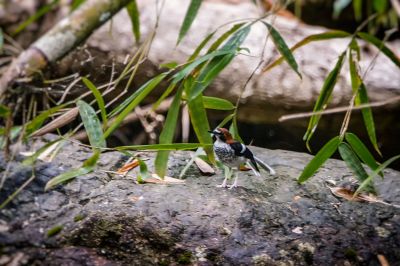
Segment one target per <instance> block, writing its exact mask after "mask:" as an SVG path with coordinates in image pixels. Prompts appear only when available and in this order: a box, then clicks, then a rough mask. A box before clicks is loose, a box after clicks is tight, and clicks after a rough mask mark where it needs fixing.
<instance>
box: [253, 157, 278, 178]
mask: <svg viewBox="0 0 400 266" xmlns="http://www.w3.org/2000/svg"><path fill="white" fill-rule="evenodd" d="M254 160H255V161H256V162H257V163H258V164H259V165H260V166H261V168H263V169H264V170H265V171H269V173H270V174H271V175H275V174H276V172H275V170H274V169H273V168H272V167H271V166H269V165H268V164H266V163H264V162H263V161H262V160H261V159H260V158H257V157H256V156H254Z"/></svg>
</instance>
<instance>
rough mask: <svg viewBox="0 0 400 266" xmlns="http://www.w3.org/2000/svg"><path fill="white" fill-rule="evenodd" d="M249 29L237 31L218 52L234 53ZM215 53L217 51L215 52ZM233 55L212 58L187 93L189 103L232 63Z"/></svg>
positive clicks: (247, 27) (248, 27)
mask: <svg viewBox="0 0 400 266" xmlns="http://www.w3.org/2000/svg"><path fill="white" fill-rule="evenodd" d="M250 29H251V27H250V26H246V27H244V28H242V29H240V30H239V31H237V32H236V33H235V34H234V35H233V36H232V37H231V38H230V39H229V40H228V41H227V42H226V43H225V44H224V46H223V47H222V48H221V49H220V51H232V50H234V51H236V50H237V49H238V48H239V46H240V45H241V44H242V43H243V41H244V40H245V39H246V37H247V35H248V34H249V32H250ZM216 52H217V51H216ZM234 57H235V53H228V54H227V55H221V56H216V57H214V58H213V59H212V60H211V61H210V62H209V63H208V64H207V65H206V66H205V67H204V68H203V69H202V70H201V73H200V75H199V77H198V78H197V81H196V82H195V85H194V87H193V88H192V89H191V90H190V92H189V93H188V98H189V101H192V100H193V99H195V98H197V97H198V96H199V95H200V94H201V93H202V92H203V91H204V90H205V89H206V88H207V87H208V85H210V83H211V82H212V81H213V80H214V79H215V78H216V77H217V75H218V74H219V73H220V72H221V71H222V70H223V69H224V68H225V67H226V66H227V65H228V64H229V63H230V62H231V61H232V59H233V58H234Z"/></svg>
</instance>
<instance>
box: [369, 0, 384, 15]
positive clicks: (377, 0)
mask: <svg viewBox="0 0 400 266" xmlns="http://www.w3.org/2000/svg"><path fill="white" fill-rule="evenodd" d="M387 4H388V1H387V0H373V1H372V5H373V7H374V9H375V11H376V12H378V13H379V14H382V13H384V12H385V11H386V9H387Z"/></svg>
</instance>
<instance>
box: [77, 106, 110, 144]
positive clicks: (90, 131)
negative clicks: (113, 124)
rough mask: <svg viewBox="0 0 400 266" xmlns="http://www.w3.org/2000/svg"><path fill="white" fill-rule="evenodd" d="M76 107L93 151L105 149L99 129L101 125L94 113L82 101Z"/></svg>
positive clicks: (104, 142) (103, 139) (101, 132)
mask: <svg viewBox="0 0 400 266" xmlns="http://www.w3.org/2000/svg"><path fill="white" fill-rule="evenodd" d="M76 105H77V106H78V108H79V114H80V116H81V119H82V122H83V126H84V127H85V130H86V133H87V135H88V138H89V142H90V145H91V146H92V147H93V149H96V148H104V147H106V141H105V138H104V137H103V130H102V129H101V124H100V121H99V119H98V117H97V115H96V111H95V110H94V109H93V108H92V107H91V106H90V105H89V104H87V103H85V102H84V101H82V100H79V101H78V102H77V103H76Z"/></svg>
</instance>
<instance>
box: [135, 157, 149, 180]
mask: <svg viewBox="0 0 400 266" xmlns="http://www.w3.org/2000/svg"><path fill="white" fill-rule="evenodd" d="M137 160H138V161H139V171H140V175H138V177H137V179H138V182H139V183H143V181H144V180H145V179H147V178H149V176H150V174H149V170H148V168H147V164H146V163H145V162H143V161H142V160H140V159H137Z"/></svg>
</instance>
